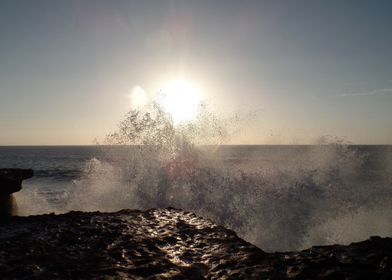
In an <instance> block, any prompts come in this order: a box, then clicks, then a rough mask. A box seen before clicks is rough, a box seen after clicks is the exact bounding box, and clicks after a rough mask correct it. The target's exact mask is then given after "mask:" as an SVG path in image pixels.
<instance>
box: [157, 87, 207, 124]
mask: <svg viewBox="0 0 392 280" xmlns="http://www.w3.org/2000/svg"><path fill="white" fill-rule="evenodd" d="M201 101H202V97H201V94H200V91H199V90H198V89H197V87H196V86H194V85H192V84H191V83H189V82H186V81H183V80H174V81H171V82H169V83H167V84H166V85H165V86H164V87H163V88H162V90H161V93H160V95H159V103H160V104H161V105H162V107H163V108H164V110H165V111H166V112H167V113H169V114H170V116H171V117H172V119H173V122H174V123H175V124H179V123H184V122H189V121H192V120H193V119H194V118H195V117H196V116H197V112H198V109H199V106H200V104H201Z"/></svg>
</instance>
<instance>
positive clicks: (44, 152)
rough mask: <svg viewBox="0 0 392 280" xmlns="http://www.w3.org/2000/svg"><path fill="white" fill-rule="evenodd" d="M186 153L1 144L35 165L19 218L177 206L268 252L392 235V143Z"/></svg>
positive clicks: (0, 162) (11, 155)
mask: <svg viewBox="0 0 392 280" xmlns="http://www.w3.org/2000/svg"><path fill="white" fill-rule="evenodd" d="M194 150H195V153H193V154H191V155H189V156H188V157H186V158H180V159H177V158H170V157H168V158H164V157H162V155H161V154H159V153H157V151H156V150H154V149H149V148H143V147H140V146H135V147H122V146H64V147H60V146H45V147H44V146H40V147H39V146H36V147H27V146H26V147H21V146H15V147H13V146H10V147H4V146H3V147H0V168H9V167H17V168H32V169H34V171H35V176H34V177H33V178H31V179H29V180H26V181H24V183H23V190H22V191H20V192H19V193H17V194H15V196H16V198H17V201H18V206H19V211H20V212H19V213H20V214H21V215H30V214H40V213H48V212H56V213H62V212H67V211H70V210H83V211H95V210H99V211H115V210H119V209H122V208H152V207H166V206H173V207H177V208H182V209H185V210H191V211H194V212H196V213H197V214H199V215H202V216H205V217H208V218H211V219H212V220H214V222H216V223H218V224H222V225H224V226H227V227H229V228H232V229H234V230H235V231H236V232H237V233H238V234H239V235H240V236H241V237H243V238H245V239H246V240H248V241H250V242H253V243H254V244H256V245H258V246H260V247H261V248H263V249H265V250H271V251H273V250H292V249H300V248H304V247H307V246H309V245H315V244H330V243H335V242H338V243H349V242H352V241H358V240H361V239H365V238H368V237H369V236H370V235H382V236H392V222H391V221H392V206H391V205H392V146H350V145H340V144H339V145H338V144H337V145H320V146H202V147H197V148H195V149H194Z"/></svg>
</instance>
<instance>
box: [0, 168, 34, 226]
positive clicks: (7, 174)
mask: <svg viewBox="0 0 392 280" xmlns="http://www.w3.org/2000/svg"><path fill="white" fill-rule="evenodd" d="M33 175H34V171H33V170H32V169H19V168H0V222H1V221H4V220H6V219H8V217H10V216H12V215H16V214H17V205H16V202H15V199H14V197H13V195H12V194H13V193H15V192H18V191H20V190H21V189H22V181H23V180H25V179H28V178H31V177H33Z"/></svg>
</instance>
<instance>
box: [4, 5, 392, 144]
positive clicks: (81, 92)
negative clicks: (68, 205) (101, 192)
mask: <svg viewBox="0 0 392 280" xmlns="http://www.w3.org/2000/svg"><path fill="white" fill-rule="evenodd" d="M391 15H392V1H389V0H385V1H383V0H379V1H374V0H369V1H361V0H352V1H342V0H336V1H335V0H325V1H317V0H308V1H301V0H298V1H289V0H287V1H279V0H271V1H262V0H255V1H234V0H232V1H230V0H226V1H211V0H208V1H207V0H206V1H200V0H197V1H196V0H195V1H164V0H160V1H146V0H143V1H88V0H85V1H68V0H67V1H65V0H64V1H57V0H48V1H41V0H35V1H19V0H12V1H4V0H2V1H1V2H0V145H20V144H24V145H39V144H41V145H44V144H51V145H54V144H92V142H93V139H94V138H95V137H98V138H101V137H103V136H104V135H105V134H107V133H109V132H110V131H112V130H113V129H114V128H115V126H116V124H117V123H118V121H119V120H120V119H121V117H122V116H123V115H124V114H125V113H126V112H127V111H128V110H129V108H130V106H131V104H130V98H129V92H130V90H132V88H134V87H135V86H139V87H142V88H143V89H144V90H145V91H146V92H147V93H149V94H153V93H154V92H156V91H158V90H159V88H160V87H161V86H162V85H163V84H165V83H167V81H169V80H170V79H173V78H177V77H185V78H186V79H188V80H191V81H193V82H194V83H196V84H197V85H199V86H200V88H201V89H202V90H201V91H202V94H203V96H204V97H205V98H206V99H207V100H208V102H209V103H210V104H211V105H210V106H211V108H212V109H213V110H216V111H218V112H219V113H221V114H226V115H230V114H235V113H240V114H247V112H253V111H257V112H258V115H257V117H255V118H254V119H252V120H251V121H249V123H248V124H247V126H246V128H245V129H244V130H243V132H242V133H241V134H240V135H235V136H233V139H232V140H231V143H245V144H252V143H253V144H294V143H295V144H300V143H304V144H305V143H313V142H314V141H315V139H317V138H318V137H319V136H322V135H332V136H336V137H339V138H341V139H344V140H345V141H351V142H353V143H358V144H366V143H368V144H392V123H391V120H392V16H391Z"/></svg>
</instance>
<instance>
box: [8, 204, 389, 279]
mask: <svg viewBox="0 0 392 280" xmlns="http://www.w3.org/2000/svg"><path fill="white" fill-rule="evenodd" d="M391 270H392V239H391V238H380V237H373V238H371V239H369V240H366V241H364V242H359V243H353V244H351V245H349V246H340V245H333V246H318V247H312V248H311V249H308V250H304V251H301V252H287V253H265V252H264V251H262V250H261V249H259V248H257V247H255V246H253V245H252V244H250V243H248V242H245V241H244V240H242V239H240V238H239V237H237V235H236V234H235V232H233V231H231V230H227V229H225V228H223V227H221V226H217V225H215V224H214V223H212V222H211V221H210V220H208V219H204V218H200V217H197V216H196V215H195V214H193V213H189V212H184V211H181V210H177V209H173V208H167V209H151V210H147V211H138V210H122V211H119V212H116V213H100V212H92V213H83V212H70V213H68V214H63V215H54V214H50V215H41V216H30V217H13V218H12V219H11V221H10V222H8V223H7V224H3V225H0V275H1V276H2V277H4V278H6V279H96V278H99V279H104V278H105V277H108V278H111V279H124V278H126V279H391V277H392V274H391ZM105 279H106V278H105Z"/></svg>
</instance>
